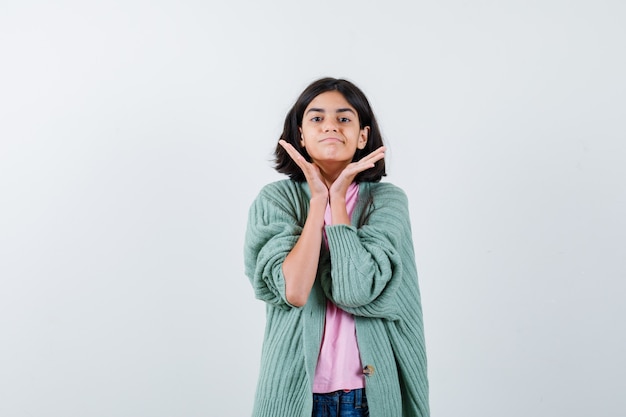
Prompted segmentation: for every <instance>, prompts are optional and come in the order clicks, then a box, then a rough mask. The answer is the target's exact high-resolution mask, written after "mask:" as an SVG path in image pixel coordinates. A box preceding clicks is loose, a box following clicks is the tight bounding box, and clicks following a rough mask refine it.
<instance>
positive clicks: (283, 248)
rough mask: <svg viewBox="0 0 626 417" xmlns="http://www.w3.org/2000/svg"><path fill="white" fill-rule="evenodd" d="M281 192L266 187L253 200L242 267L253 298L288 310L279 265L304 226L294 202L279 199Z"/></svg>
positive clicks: (290, 306) (288, 306) (283, 280)
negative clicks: (289, 202)
mask: <svg viewBox="0 0 626 417" xmlns="http://www.w3.org/2000/svg"><path fill="white" fill-rule="evenodd" d="M281 192H283V190H282V189H280V188H278V187H274V188H272V187H268V186H266V187H265V188H263V189H262V190H261V192H260V193H259V195H258V197H257V198H256V199H255V200H254V202H253V203H252V205H251V207H250V210H249V213H248V225H247V228H246V234H245V243H244V266H245V274H246V276H247V277H248V278H249V280H250V282H251V284H252V288H253V289H254V294H255V296H256V298H258V299H259V300H262V301H265V302H266V303H268V304H271V305H274V306H276V307H280V308H283V309H289V308H292V307H294V306H293V305H291V304H289V302H287V298H286V296H285V277H284V275H283V270H282V265H283V261H284V260H285V258H286V257H287V255H288V254H289V252H290V251H291V249H292V248H293V247H294V245H295V244H296V242H297V241H298V237H299V236H300V234H301V233H302V227H303V226H302V225H301V224H300V222H299V221H298V217H297V215H296V212H297V204H293V206H294V207H289V205H288V203H287V201H288V200H287V199H281V198H280V195H279V193H281ZM277 193H278V195H277Z"/></svg>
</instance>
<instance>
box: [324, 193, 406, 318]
mask: <svg viewBox="0 0 626 417" xmlns="http://www.w3.org/2000/svg"><path fill="white" fill-rule="evenodd" d="M372 199H373V203H372V208H371V212H370V213H369V217H368V220H367V222H366V223H365V224H364V225H362V226H361V227H360V228H358V229H357V228H356V227H354V226H347V225H335V226H327V227H326V235H327V237H328V244H329V250H330V258H331V262H330V263H331V273H330V277H329V278H330V279H328V277H327V279H325V280H323V282H322V286H323V287H324V290H325V292H326V294H327V296H328V297H329V298H331V300H332V301H333V302H334V303H335V304H336V305H338V306H339V307H341V308H342V309H344V310H345V311H347V312H349V313H352V314H354V315H359V316H366V317H383V318H387V319H391V320H393V319H397V318H398V317H399V315H400V311H399V310H401V309H402V308H403V306H401V305H400V304H401V303H399V300H401V299H404V297H401V296H398V291H402V290H403V289H402V287H403V285H412V284H411V281H413V279H412V278H415V285H417V282H416V277H410V276H407V273H406V272H408V271H414V262H415V260H414V251H413V242H412V236H411V226H410V219H409V210H408V200H407V197H406V195H405V193H404V192H403V191H402V190H401V189H400V188H398V187H395V186H392V185H389V186H386V187H384V188H383V192H378V193H376V194H375V195H373V197H372ZM407 263H412V266H413V267H408V268H406V267H407V266H408V265H406V264H407ZM408 275H412V274H411V273H410V272H409V274H408ZM403 281H406V282H403Z"/></svg>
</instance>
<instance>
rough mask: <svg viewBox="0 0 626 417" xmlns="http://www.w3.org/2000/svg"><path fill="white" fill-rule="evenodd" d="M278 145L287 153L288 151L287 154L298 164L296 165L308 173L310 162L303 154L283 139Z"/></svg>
mask: <svg viewBox="0 0 626 417" xmlns="http://www.w3.org/2000/svg"><path fill="white" fill-rule="evenodd" d="M278 143H279V144H280V146H282V147H283V149H285V151H287V154H289V157H290V158H291V159H292V160H293V161H294V162H295V163H296V165H298V166H299V167H300V168H301V169H302V170H303V171H305V172H306V170H307V168H308V165H310V164H309V161H307V160H306V159H305V158H304V156H302V154H301V153H300V152H298V150H297V149H296V148H294V146H293V145H292V144H291V143H289V142H287V141H286V140H284V139H281V140H279V141H278Z"/></svg>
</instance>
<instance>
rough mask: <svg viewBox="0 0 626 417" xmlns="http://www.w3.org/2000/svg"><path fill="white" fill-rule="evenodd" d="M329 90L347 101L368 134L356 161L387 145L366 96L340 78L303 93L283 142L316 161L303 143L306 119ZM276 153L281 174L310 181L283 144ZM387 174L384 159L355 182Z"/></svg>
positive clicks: (319, 82) (289, 115)
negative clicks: (318, 100)
mask: <svg viewBox="0 0 626 417" xmlns="http://www.w3.org/2000/svg"><path fill="white" fill-rule="evenodd" d="M329 91H336V92H338V93H340V94H341V95H342V96H343V97H344V98H345V100H346V101H347V102H348V103H349V104H350V106H352V107H353V108H354V110H356V113H357V116H358V123H359V127H360V129H365V130H366V131H367V142H366V143H365V145H364V146H363V148H362V149H360V147H359V148H357V149H356V152H355V154H354V156H353V157H352V161H358V160H359V159H361V158H362V157H363V156H365V155H368V154H369V153H371V152H372V151H374V150H375V149H378V148H379V147H381V146H383V139H382V136H381V134H380V129H379V127H378V123H377V122H376V118H375V117H374V113H373V111H372V108H371V107H370V104H369V102H368V100H367V97H365V94H363V92H362V91H361V90H360V89H359V88H358V87H357V86H355V85H354V84H352V83H351V82H349V81H346V80H342V79H336V78H322V79H319V80H317V81H314V82H313V83H311V84H310V85H309V86H308V87H307V88H306V89H305V90H304V91H303V92H302V94H300V97H298V99H297V100H296V103H295V104H294V105H293V107H292V108H291V110H289V112H288V113H287V117H286V118H285V125H284V128H283V132H282V134H281V136H280V139H284V140H285V141H287V142H289V143H290V144H292V145H293V146H294V147H295V148H296V149H297V150H298V152H300V153H301V154H302V155H303V156H304V157H305V158H306V159H307V160H308V161H309V162H312V160H311V157H310V155H309V154H308V152H307V151H306V148H305V147H304V146H303V145H304V144H303V142H302V131H301V129H302V120H303V117H304V112H305V110H306V109H307V107H308V106H309V104H310V103H311V102H312V101H313V100H314V99H315V98H316V97H317V96H319V95H320V94H322V93H326V92H329ZM274 154H275V158H276V159H275V162H276V165H275V168H276V170H277V171H278V172H280V173H283V174H287V175H288V176H289V177H290V178H291V179H292V180H294V181H305V180H306V179H305V177H304V174H303V173H302V170H301V169H300V167H299V166H298V165H296V163H295V162H293V160H292V159H291V157H290V156H289V154H288V153H287V152H286V151H285V150H284V148H283V147H282V146H281V145H276V150H275V152H274ZM385 175H386V172H385V160H384V159H381V160H380V161H378V162H376V166H375V167H374V168H372V169H368V170H365V171H363V172H361V173H359V174H358V175H357V176H356V178H355V181H357V182H361V181H370V182H376V181H380V179H381V178H382V177H383V176H385Z"/></svg>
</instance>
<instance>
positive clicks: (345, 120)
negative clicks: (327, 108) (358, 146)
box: [339, 117, 350, 123]
mask: <svg viewBox="0 0 626 417" xmlns="http://www.w3.org/2000/svg"><path fill="white" fill-rule="evenodd" d="M339 121H340V122H341V123H348V122H349V121H350V119H348V118H347V117H340V118H339Z"/></svg>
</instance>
